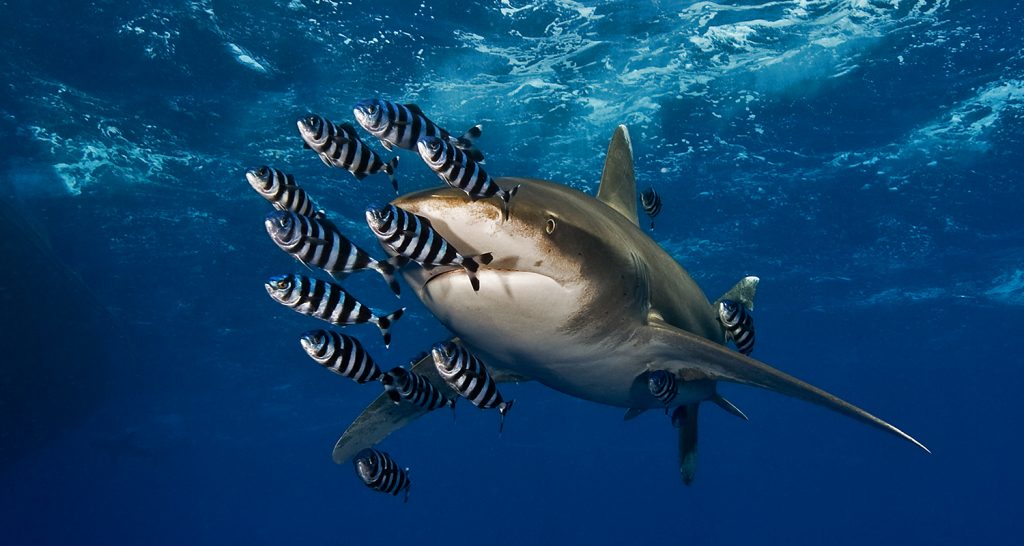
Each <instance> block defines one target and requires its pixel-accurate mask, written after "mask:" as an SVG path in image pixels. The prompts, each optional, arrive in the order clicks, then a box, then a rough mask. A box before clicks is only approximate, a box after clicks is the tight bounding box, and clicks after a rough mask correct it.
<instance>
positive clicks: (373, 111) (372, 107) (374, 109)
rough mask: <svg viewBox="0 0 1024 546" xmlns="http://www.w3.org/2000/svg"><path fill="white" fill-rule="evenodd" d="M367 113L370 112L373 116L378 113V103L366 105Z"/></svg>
mask: <svg viewBox="0 0 1024 546" xmlns="http://www.w3.org/2000/svg"><path fill="white" fill-rule="evenodd" d="M366 113H367V114H370V115H371V116H372V115H374V114H376V113H377V105H376V104H371V105H369V106H367V107H366Z"/></svg>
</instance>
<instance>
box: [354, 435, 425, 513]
mask: <svg viewBox="0 0 1024 546" xmlns="http://www.w3.org/2000/svg"><path fill="white" fill-rule="evenodd" d="M352 464H353V465H354V466H355V468H356V475H357V476H359V479H360V480H363V483H365V484H366V486H367V487H369V488H370V489H373V490H374V491H380V492H381V493H391V494H392V495H394V496H396V497H397V496H398V494H399V493H401V492H403V491H404V492H405V502H409V486H410V485H412V482H411V481H409V469H408V468H401V467H399V466H398V465H397V464H396V463H395V461H394V460H393V459H392V458H391V456H390V455H388V454H387V453H384V452H383V451H379V450H376V449H372V448H366V449H364V450H362V451H360V452H359V453H357V454H356V456H355V458H354V459H352Z"/></svg>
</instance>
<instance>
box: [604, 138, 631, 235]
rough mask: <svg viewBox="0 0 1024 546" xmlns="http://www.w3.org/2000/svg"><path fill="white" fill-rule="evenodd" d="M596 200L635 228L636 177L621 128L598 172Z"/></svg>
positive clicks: (627, 142) (628, 146)
mask: <svg viewBox="0 0 1024 546" xmlns="http://www.w3.org/2000/svg"><path fill="white" fill-rule="evenodd" d="M597 198H598V199H599V200H600V201H602V202H603V203H604V204H606V205H608V206H609V207H611V208H613V209H615V210H617V211H619V213H621V214H622V215H623V216H625V217H626V219H627V220H629V221H630V222H633V225H635V226H639V225H640V220H639V219H638V217H637V213H636V175H635V174H634V173H633V145H632V143H630V140H629V131H628V130H627V129H626V126H625V125H619V126H618V127H616V128H615V134H614V135H612V140H611V142H609V143H608V155H607V156H606V157H605V160H604V170H603V171H601V186H600V187H599V188H598V189H597Z"/></svg>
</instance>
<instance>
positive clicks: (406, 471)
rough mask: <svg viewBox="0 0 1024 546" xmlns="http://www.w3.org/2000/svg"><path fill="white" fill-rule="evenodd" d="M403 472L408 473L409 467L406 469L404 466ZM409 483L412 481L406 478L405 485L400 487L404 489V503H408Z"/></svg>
mask: <svg viewBox="0 0 1024 546" xmlns="http://www.w3.org/2000/svg"><path fill="white" fill-rule="evenodd" d="M405 473H406V474H408V473H409V469H408V468H406V469H405ZM411 485H412V482H410V481H408V480H406V482H405V487H403V488H402V489H405V501H404V502H405V503H406V504H408V503H409V486H411Z"/></svg>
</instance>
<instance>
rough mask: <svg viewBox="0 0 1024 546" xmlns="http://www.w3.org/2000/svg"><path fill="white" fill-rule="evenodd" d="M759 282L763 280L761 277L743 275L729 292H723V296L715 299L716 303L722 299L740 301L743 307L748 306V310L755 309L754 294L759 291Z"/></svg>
mask: <svg viewBox="0 0 1024 546" xmlns="http://www.w3.org/2000/svg"><path fill="white" fill-rule="evenodd" d="M759 282H761V279H759V278H757V277H754V276H753V275H751V276H749V277H743V278H742V279H740V282H738V283H736V284H735V285H734V286H733V287H732V288H730V289H729V291H728V292H726V293H725V294H722V297H720V298H718V299H717V300H715V303H716V304H717V303H718V302H720V301H722V300H732V301H738V302H740V303H742V304H743V307H746V308H747V311H753V310H754V294H755V293H756V292H757V283H759Z"/></svg>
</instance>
